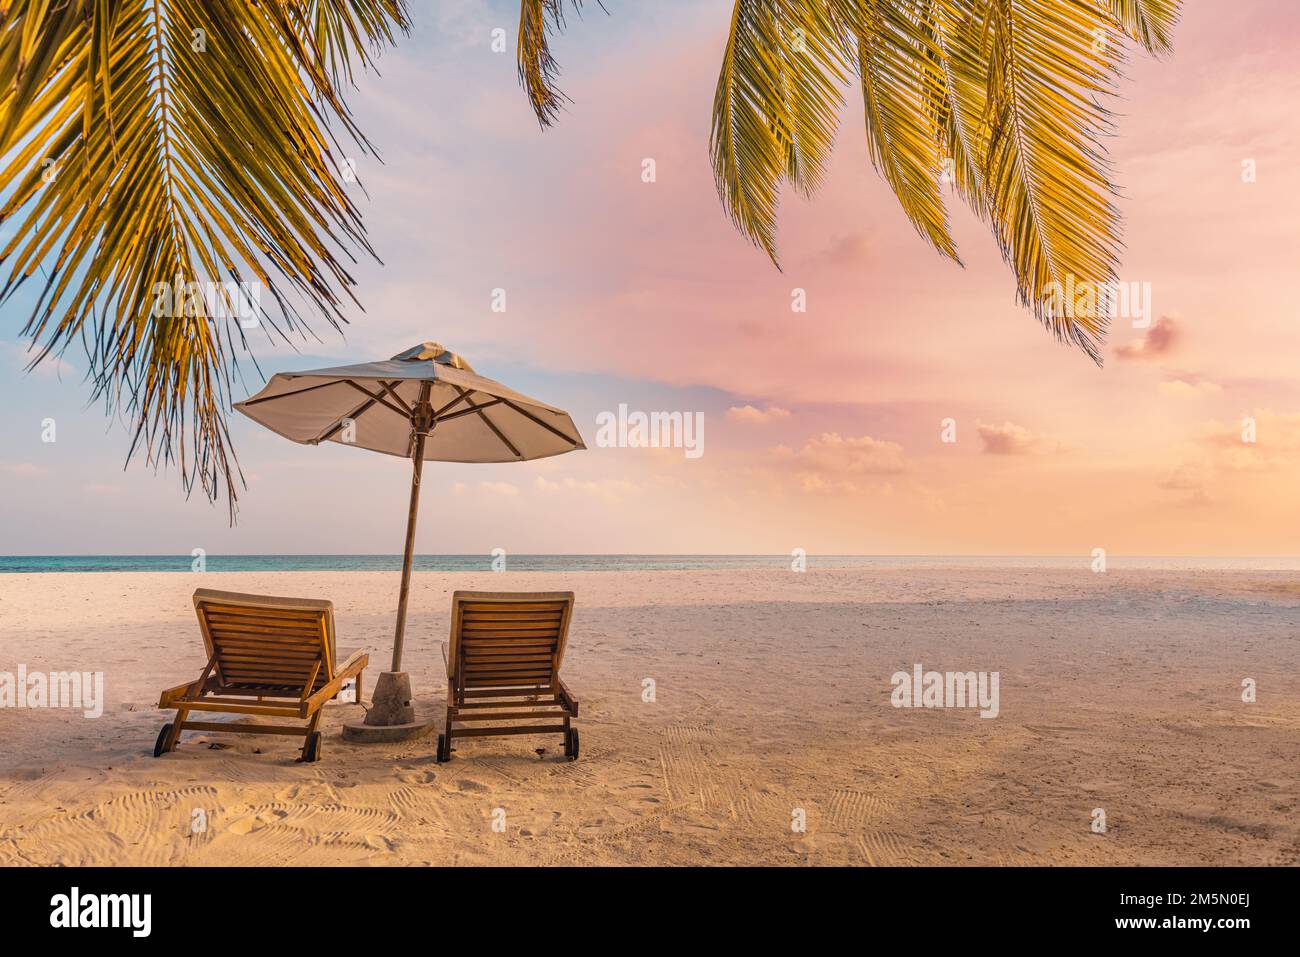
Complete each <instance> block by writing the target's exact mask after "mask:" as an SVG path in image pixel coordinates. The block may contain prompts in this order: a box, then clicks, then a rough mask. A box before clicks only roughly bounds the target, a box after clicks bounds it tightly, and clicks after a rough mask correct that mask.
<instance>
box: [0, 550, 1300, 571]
mask: <svg viewBox="0 0 1300 957" xmlns="http://www.w3.org/2000/svg"><path fill="white" fill-rule="evenodd" d="M206 560H207V571H210V572H295V571H397V570H398V569H400V568H401V564H402V556H400V555H214V554H209V555H207V558H206ZM193 561H194V559H193V558H192V557H191V556H190V555H188V554H178V555H0V574H3V573H6V572H7V573H32V572H189V571H191V564H192V563H193ZM1091 561H1092V556H1091V555H1057V556H1039V555H1032V556H1016V555H816V554H810V555H808V557H807V567H808V568H809V569H815V568H1025V569H1028V568H1088V567H1089V565H1090V563H1091ZM790 562H791V557H790V556H789V555H508V556H507V557H506V570H507V571H517V572H551V571H563V572H580V571H648V570H685V571H689V570H703V569H727V568H781V569H785V568H789V567H790ZM1107 564H1108V567H1109V568H1111V569H1151V570H1165V571H1174V570H1198V569H1201V570H1214V569H1221V570H1239V571H1300V558H1287V557H1281V558H1277V557H1263V558H1217V557H1191V558H1167V557H1158V556H1111V557H1109V558H1108V559H1107ZM414 567H415V570H416V571H422V572H484V571H491V569H492V556H491V555H417V556H416V557H415V565H414Z"/></svg>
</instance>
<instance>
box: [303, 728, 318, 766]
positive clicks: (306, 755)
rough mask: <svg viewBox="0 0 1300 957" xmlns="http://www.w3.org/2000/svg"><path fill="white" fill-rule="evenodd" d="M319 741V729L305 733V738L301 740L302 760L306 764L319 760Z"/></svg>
mask: <svg viewBox="0 0 1300 957" xmlns="http://www.w3.org/2000/svg"><path fill="white" fill-rule="evenodd" d="M320 743H321V733H320V732H319V731H313V732H312V733H311V734H309V735H307V740H306V741H305V742H303V746H302V760H303V761H305V762H307V763H308V764H311V763H314V762H316V761H319V760H320V750H321V747H320Z"/></svg>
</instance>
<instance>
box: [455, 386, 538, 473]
mask: <svg viewBox="0 0 1300 957" xmlns="http://www.w3.org/2000/svg"><path fill="white" fill-rule="evenodd" d="M452 388H453V389H455V390H456V391H457V392H460V393H462V395H463V397H464V399H465V402H466V404H467V405H469V407H470V409H472V410H473V411H475V412H477V413H478V417H479V418H480V419H482V420H483V424H484V425H486V426H487V427H488V428H489V429H491V430H492V433H493V434H494V435H495V436H496V437H497V438H498V439H500V440H501V442H502V444H504V445H505V447H506V448H508V449H509V450H510V454H511V455H513V456H514V457H515V458H517V459H522V458H523V456H522V455H520V454H519V450H518V449H517V448H515V447H514V446H513V445H511V444H510V440H509V439H507V438H506V437H505V435H504V434H503V433H502V432H501V430H500V429H498V428H497V427H496V423H495V422H493V421H492V420H491V419H489V418H488V417H487V413H486V412H484V411H483V409H484V408H486V405H475V404H474V403H473V402H471V401H470V400H469V393H468V392H465V391H464V390H463V389H462V388H461V387H460V386H458V385H453V386H452ZM501 401H503V402H504V401H505V400H504V399H502V400H501ZM507 404H509V403H507Z"/></svg>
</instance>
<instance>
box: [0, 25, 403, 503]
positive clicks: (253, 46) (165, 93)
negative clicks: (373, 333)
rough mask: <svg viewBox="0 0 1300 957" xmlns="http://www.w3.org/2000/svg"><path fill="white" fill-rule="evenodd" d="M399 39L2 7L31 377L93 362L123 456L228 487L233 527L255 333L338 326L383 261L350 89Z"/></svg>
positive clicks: (9, 284) (5, 124) (11, 178)
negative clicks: (373, 260) (243, 350)
mask: <svg viewBox="0 0 1300 957" xmlns="http://www.w3.org/2000/svg"><path fill="white" fill-rule="evenodd" d="M405 27H406V14H405V10H404V7H403V3H402V0H264V2H262V3H257V4H253V3H247V4H245V3H209V2H202V0H133V2H122V0H65V2H59V3H49V2H40V0H10V2H6V3H4V4H2V5H0V116H2V117H3V121H0V197H3V204H2V205H0V221H4V222H6V223H7V222H10V221H15V222H16V226H17V228H16V229H15V230H14V237H13V238H12V239H11V240H10V241H9V243H8V244H7V245H6V246H4V248H3V249H0V263H3V264H4V266H5V267H6V268H7V279H6V281H5V283H4V285H3V287H2V288H0V301H7V300H9V299H11V298H12V297H13V296H14V295H15V294H16V293H17V292H18V291H19V290H20V289H24V288H26V287H27V286H28V285H33V286H34V290H33V295H34V298H35V306H34V308H33V310H32V313H31V316H30V319H29V321H28V323H27V325H26V327H25V328H24V330H23V331H24V334H25V335H26V336H28V337H30V338H31V339H32V341H33V343H34V344H35V345H36V347H37V350H38V351H37V356H36V359H35V360H34V361H36V362H39V361H40V360H41V359H42V358H44V357H45V356H47V355H49V354H51V353H58V352H61V351H63V350H64V349H66V348H68V347H69V346H71V345H73V344H75V343H82V344H84V346H85V348H86V350H87V353H88V355H89V360H90V371H89V377H90V379H91V381H92V383H93V389H94V395H95V396H96V397H98V398H101V399H103V400H104V401H105V402H106V404H107V405H108V406H109V407H110V409H113V408H121V409H124V410H125V411H126V412H127V413H128V414H129V415H130V417H131V419H132V421H133V422H134V428H135V438H134V441H133V444H132V448H131V451H132V454H134V453H135V452H136V451H137V450H143V452H144V454H145V456H146V458H147V459H148V461H150V462H152V463H154V464H155V465H157V464H160V463H172V462H174V463H176V464H177V465H178V466H179V469H180V472H181V475H182V477H183V481H184V482H185V484H186V487H187V489H188V488H192V487H193V486H194V485H195V484H198V485H200V486H201V487H202V488H203V489H204V491H205V492H206V493H207V494H208V495H209V496H210V497H215V496H216V495H217V494H218V493H219V492H220V491H221V490H222V489H223V488H224V490H225V491H226V492H227V494H228V496H229V499H230V506H231V510H232V515H233V510H234V502H235V496H236V478H237V475H238V466H237V463H236V462H235V459H234V454H233V450H232V449H231V447H230V440H229V435H228V433H227V431H226V426H225V420H224V410H225V408H226V407H227V405H228V402H229V397H230V377H231V375H232V373H237V371H238V360H237V351H238V350H239V348H240V347H241V346H242V345H243V342H244V336H245V334H246V332H248V331H249V329H248V328H246V327H248V326H252V325H254V324H255V325H256V326H257V327H259V328H260V329H261V330H262V332H263V333H265V334H268V335H271V334H273V335H277V336H280V337H286V336H287V335H288V333H290V332H294V331H296V332H298V333H299V334H301V333H304V332H306V331H308V330H307V326H306V324H305V320H304V316H303V311H304V310H305V311H306V312H308V313H310V314H312V315H321V316H324V317H325V318H326V320H327V321H328V322H329V323H330V324H332V325H338V324H339V323H341V322H342V321H343V314H342V304H343V297H345V296H347V297H352V292H351V288H350V287H351V286H352V284H353V279H352V277H351V275H350V274H349V272H348V263H349V262H350V261H352V260H353V259H354V255H355V253H358V252H359V253H363V254H366V255H373V250H372V249H371V247H370V245H369V243H368V241H367V240H366V236H365V230H364V227H363V226H362V223H361V218H360V215H359V213H358V210H357V208H356V206H355V205H354V203H353V201H352V200H351V199H350V198H349V195H348V192H347V184H348V182H349V181H350V180H352V179H353V177H352V176H351V171H352V169H353V166H352V164H351V163H349V162H348V160H349V157H348V156H347V155H346V153H345V151H344V150H343V148H342V147H341V146H340V144H339V142H338V141H337V140H336V139H335V138H334V136H333V133H332V131H331V125H332V122H335V121H336V122H338V123H339V124H340V125H341V126H342V127H343V129H344V130H345V131H346V132H347V133H349V134H351V135H352V137H354V139H355V143H356V147H357V149H358V150H359V151H360V152H363V153H364V152H366V151H367V149H368V146H367V144H366V142H365V140H364V139H363V138H361V137H360V134H359V131H358V130H357V129H356V127H355V126H354V124H353V122H352V119H351V117H350V116H349V115H348V112H347V109H346V107H345V105H344V103H343V101H342V99H341V97H340V93H339V83H340V82H346V81H347V80H348V79H350V77H351V76H352V68H353V66H352V64H353V63H354V61H356V62H360V63H362V64H364V63H366V62H368V60H369V58H370V56H371V54H372V53H373V52H374V51H375V50H377V49H378V48H379V47H380V46H382V45H383V44H384V43H387V42H388V41H389V40H391V38H392V35H393V31H394V29H405ZM239 284H244V285H242V286H241V285H239ZM177 290H180V291H181V292H182V295H179V296H178V295H175V293H176V291H177ZM167 291H170V293H168V292H167ZM187 291H193V292H195V293H197V294H198V295H197V296H195V295H186V294H185V293H186V292H187ZM243 292H246V293H247V294H248V296H249V297H251V296H253V295H258V296H260V300H259V301H257V302H254V301H251V298H246V297H245V296H244V295H242V294H241V293H243ZM268 306H270V307H271V308H267V307H268ZM241 313H242V315H241ZM240 320H242V321H240Z"/></svg>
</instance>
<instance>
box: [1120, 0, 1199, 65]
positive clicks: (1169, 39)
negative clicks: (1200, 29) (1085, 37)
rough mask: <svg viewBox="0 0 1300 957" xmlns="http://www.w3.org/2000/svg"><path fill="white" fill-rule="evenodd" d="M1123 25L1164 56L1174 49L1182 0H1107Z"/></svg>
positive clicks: (1155, 52)
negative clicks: (1175, 31) (1175, 29)
mask: <svg viewBox="0 0 1300 957" xmlns="http://www.w3.org/2000/svg"><path fill="white" fill-rule="evenodd" d="M1107 3H1108V4H1109V8H1110V12H1111V15H1112V16H1113V17H1114V19H1115V21H1116V23H1118V24H1119V26H1120V28H1121V29H1123V31H1124V32H1125V33H1126V34H1127V35H1128V36H1129V37H1131V38H1132V39H1133V40H1135V41H1137V42H1138V43H1140V44H1141V45H1142V46H1143V47H1144V48H1145V49H1146V50H1147V52H1148V53H1151V54H1152V55H1154V56H1164V55H1165V54H1167V53H1170V52H1171V51H1172V50H1173V43H1174V28H1175V27H1176V26H1177V25H1178V20H1179V18H1180V17H1181V16H1182V10H1181V9H1180V7H1181V3H1180V0H1107Z"/></svg>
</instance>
